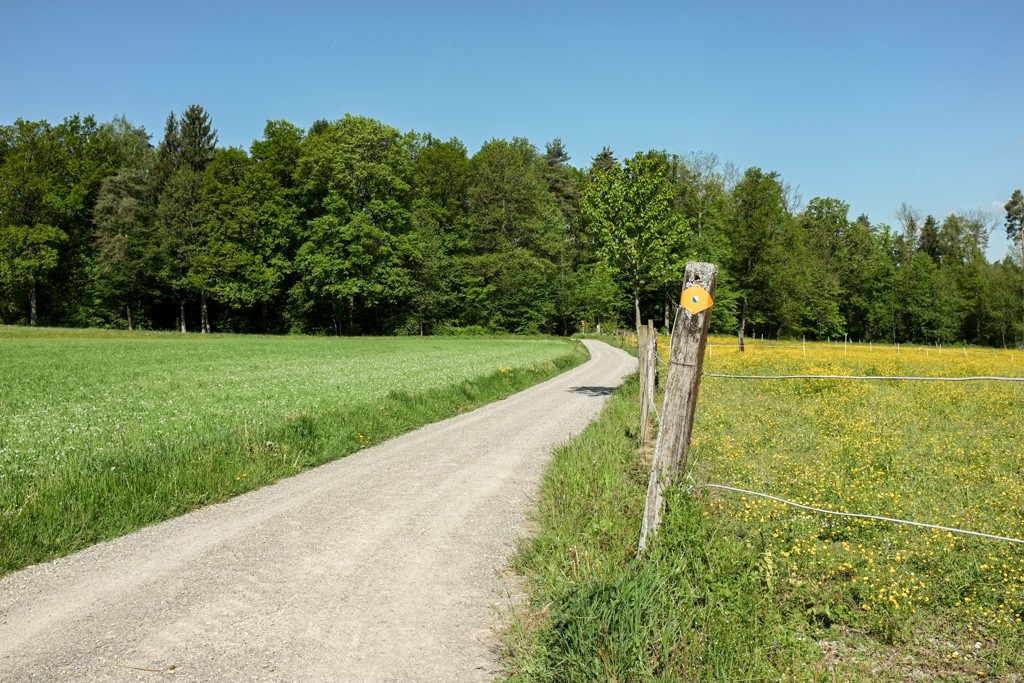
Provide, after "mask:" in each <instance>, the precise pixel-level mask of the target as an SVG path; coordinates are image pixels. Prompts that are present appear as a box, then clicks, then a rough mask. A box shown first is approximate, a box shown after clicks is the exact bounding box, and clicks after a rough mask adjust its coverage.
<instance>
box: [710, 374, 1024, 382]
mask: <svg viewBox="0 0 1024 683" xmlns="http://www.w3.org/2000/svg"><path fill="white" fill-rule="evenodd" d="M704 376H705V377H723V378H726V379H764V380H771V379H850V380H869V381H870V380H883V381H884V380H888V381H900V382H984V381H987V382H1024V377H998V376H991V375H981V376H974V377H909V376H902V375H726V374H722V373H717V372H705V373H704Z"/></svg>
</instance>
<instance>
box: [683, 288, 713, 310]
mask: <svg viewBox="0 0 1024 683" xmlns="http://www.w3.org/2000/svg"><path fill="white" fill-rule="evenodd" d="M679 303H680V305H682V307H683V308H685V309H686V310H688V311H689V312H690V313H692V314H693V315H697V314H698V313H700V312H701V311H706V310H707V309H709V308H711V307H712V306H714V305H715V302H714V301H713V300H712V299H711V295H710V294H708V290H706V289H704V288H703V287H700V286H698V285H694V286H692V287H687V288H686V289H684V290H683V296H682V297H680V300H679Z"/></svg>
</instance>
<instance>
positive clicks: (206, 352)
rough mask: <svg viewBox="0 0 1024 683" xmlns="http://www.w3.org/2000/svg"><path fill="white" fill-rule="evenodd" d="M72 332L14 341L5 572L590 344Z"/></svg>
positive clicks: (480, 392)
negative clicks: (369, 382) (132, 336)
mask: <svg viewBox="0 0 1024 683" xmlns="http://www.w3.org/2000/svg"><path fill="white" fill-rule="evenodd" d="M72 340H73V341H74V340H77V341H79V342H80V343H81V344H83V346H74V345H68V343H67V339H64V340H63V341H62V343H61V345H60V346H53V345H52V344H51V342H52V341H53V337H51V336H46V335H44V336H43V337H41V338H40V337H35V338H30V339H25V338H24V336H23V335H21V336H19V338H18V340H16V341H17V343H16V344H11V343H10V340H8V346H6V348H5V351H8V352H9V353H8V354H7V355H6V356H5V358H6V359H7V360H8V361H9V364H8V363H5V364H3V365H2V366H0V370H5V371H7V370H9V371H11V372H10V374H8V373H7V372H4V373H2V374H0V384H3V385H4V387H5V388H6V389H7V391H6V393H5V394H4V397H3V398H0V407H2V408H3V409H4V419H3V421H0V574H3V573H6V572H9V571H12V570H14V569H18V568H20V567H24V566H26V565H29V564H32V563H36V562H41V561H44V560H47V559H51V558H53V557H57V556H60V555H64V554H67V553H70V552H73V551H75V550H78V549H80V548H83V547H86V546H88V545H90V544H92V543H96V542H98V541H101V540H105V539H108V538H112V537H115V536H118V535H121V534H124V533H126V532H128V531H131V530H134V529H137V528H139V527H141V526H144V525H147V524H151V523H154V522H157V521H161V520H164V519H167V518H170V517H172V516H175V515H178V514H181V513H184V512H187V511H188V510H192V509H195V508H196V507H199V506H202V505H206V504H210V503H215V502H219V501H223V500H226V499H227V498H229V497H231V496H234V495H237V494H239V493H242V492H244V491H248V490H252V489H254V488H257V487H259V486H262V485H265V484H268V483H271V482H273V481H276V480H277V479H280V478H282V477H286V476H289V475H292V474H295V473H297V472H300V471H302V470H304V469H307V468H310V467H314V466H316V465H319V464H322V463H324V462H327V461H329V460H333V459H335V458H338V457H341V456H344V455H347V454H349V453H352V452H354V451H356V450H359V449H361V448H364V447H366V446H369V445H371V444H374V443H378V442H380V441H383V440H385V439H388V438H390V437H393V436H396V435H398V434H401V433H404V432H406V431H409V430H412V429H415V428H416V427H419V426H422V425H424V424H428V423H430V422H435V421H437V420H441V419H444V418H446V417H449V416H452V415H455V414H458V413H461V412H464V411H467V410H471V409H473V408H476V407H478V406H481V405H484V404H486V403H488V402H491V401H495V400H498V399H500V398H503V397H505V396H508V395H511V394H513V393H515V392H517V391H519V390H521V389H524V388H526V387H528V386H530V385H533V384H536V383H538V382H540V381H543V380H545V379H548V378H550V377H552V376H554V375H556V374H559V373H561V372H563V371H565V370H567V369H569V368H571V367H573V366H575V365H578V364H579V363H581V362H583V361H584V360H586V351H585V350H584V349H583V348H582V346H579V345H576V346H570V345H568V344H566V343H564V342H560V341H554V340H547V341H544V342H535V341H527V342H516V341H515V340H504V341H500V342H496V341H487V340H483V341H470V340H466V341H463V340H430V341H417V340H411V339H410V340H404V341H395V342H391V341H388V340H377V342H375V344H376V346H373V344H374V342H367V341H366V340H356V341H352V342H351V343H350V344H349V345H348V346H346V345H345V342H344V341H340V340H335V341H334V342H331V341H330V340H315V339H305V340H290V339H286V340H271V339H265V338H222V339H219V340H218V339H213V340H199V339H193V340H189V341H183V340H181V339H174V338H170V337H160V336H152V337H147V336H143V337H142V338H141V341H140V340H132V341H131V342H127V343H126V340H125V338H124V337H113V338H111V337H109V336H108V335H98V337H97V338H92V337H85V338H81V337H80V336H78V335H76V336H75V337H73V338H72ZM30 342H31V343H30ZM97 342H98V345H97ZM0 343H3V342H2V341H0ZM32 344H36V345H35V346H33V345H32ZM140 344H141V346H139V345H140ZM364 344H366V345H367V346H365V347H364V346H363V345H364ZM495 344H497V345H498V346H494V345H495ZM531 344H539V346H535V347H530V346H529V345H531ZM147 345H155V347H153V346H147ZM353 345H354V346H353ZM523 345H526V346H527V349H526V352H523ZM384 351H388V353H386V354H385V353H384ZM240 354H241V355H243V356H245V359H244V360H240V359H239V358H238V357H239V355H240ZM332 354H333V355H332ZM382 355H386V356H387V358H386V359H384V360H385V361H386V364H382V365H381V366H380V368H379V369H378V371H377V372H376V373H375V372H374V366H373V363H377V362H381V358H380V357H381V356H382ZM353 356H354V358H353ZM169 357H170V358H171V359H172V360H171V362H170V363H169V364H168V358H169ZM12 359H13V360H12ZM332 359H333V360H332ZM498 359H505V360H503V361H502V362H494V361H495V360H498ZM352 363H355V365H356V366H358V367H361V368H362V372H360V373H359V374H358V377H364V376H365V375H366V374H367V373H369V374H371V375H373V376H375V379H376V380H377V381H376V382H374V384H373V386H372V387H365V388H364V389H363V390H361V389H360V386H359V381H357V380H356V379H354V377H353V376H352V375H354V373H353V371H352V370H351V367H352ZM486 367H490V368H492V369H491V370H487V371H481V369H482V368H486ZM493 368H496V369H493ZM15 369H17V370H18V372H19V373H20V374H18V376H17V381H16V378H15V376H14V374H15V373H14V370H15ZM346 372H349V373H350V375H346V374H345V373H346ZM388 373H391V374H388ZM197 387H198V389H197ZM231 387H233V388H231ZM389 387H391V388H389Z"/></svg>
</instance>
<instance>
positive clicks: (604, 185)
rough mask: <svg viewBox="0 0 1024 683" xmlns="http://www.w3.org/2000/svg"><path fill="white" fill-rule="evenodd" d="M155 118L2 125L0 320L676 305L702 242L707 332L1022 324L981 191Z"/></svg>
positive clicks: (409, 326)
mask: <svg viewBox="0 0 1024 683" xmlns="http://www.w3.org/2000/svg"><path fill="white" fill-rule="evenodd" d="M149 140H150V135H149V134H148V133H147V132H146V131H145V130H144V129H142V128H138V127H135V126H133V125H132V124H131V123H130V122H128V121H127V120H126V119H125V118H124V117H123V116H122V117H117V118H115V119H113V120H111V121H109V122H107V123H103V124H97V123H96V121H95V120H94V119H92V118H91V117H84V118H83V117H79V116H72V117H68V118H67V119H65V120H64V121H63V122H61V123H60V124H59V125H50V124H49V123H47V122H46V121H38V122H30V121H23V120H18V121H15V122H14V123H13V124H10V125H2V126H0V232H2V233H3V234H4V237H3V238H2V240H0V241H2V242H3V244H4V249H5V250H6V251H5V252H4V253H5V255H4V258H3V259H2V264H0V320H4V321H11V322H17V323H21V322H29V323H31V322H33V320H34V319H35V317H36V316H38V317H39V319H40V320H42V321H43V322H44V323H48V324H60V325H71V326H107V327H110V326H113V327H125V326H128V327H132V326H136V325H141V326H144V327H153V328H156V329H180V330H181V331H183V332H184V331H186V330H188V329H200V330H202V331H204V332H205V331H210V330H213V329H217V330H220V331H246V332H255V331H259V332H286V331H289V330H290V331H296V332H309V333H315V334H323V333H334V334H340V333H374V334H430V333H431V332H432V331H433V330H434V329H435V328H436V327H437V326H439V325H442V324H445V325H453V326H455V327H464V326H474V325H476V326H480V327H482V328H484V329H487V330H492V331H504V332H510V331H521V332H527V333H532V332H547V333H550V332H558V333H561V334H570V333H571V332H572V331H573V330H575V329H577V327H578V326H579V324H580V321H582V320H588V321H590V322H591V323H596V322H598V321H599V322H600V323H601V324H602V326H603V327H604V328H605V329H611V328H617V327H620V326H621V325H622V324H623V323H624V322H626V321H628V320H632V322H633V323H634V324H635V323H636V321H637V320H642V319H645V318H655V319H658V320H659V321H664V325H666V326H668V325H669V324H670V321H671V320H672V319H673V317H674V316H673V313H674V311H675V309H676V307H677V306H678V296H679V289H680V285H681V279H682V275H683V270H684V267H685V263H686V261H687V260H688V259H690V258H696V259H698V260H706V261H711V262H713V263H716V264H718V265H719V267H720V275H719V282H718V287H717V293H716V302H717V303H716V311H715V315H714V316H713V319H712V329H713V330H716V331H720V332H732V331H741V332H746V331H753V332H754V333H758V332H759V333H761V334H762V335H764V334H768V335H771V336H774V337H782V336H788V337H797V338H799V337H800V336H804V335H806V336H809V337H811V338H819V339H820V338H832V337H839V336H843V335H848V336H850V337H852V338H857V339H864V340H876V341H880V340H886V341H892V342H906V341H908V340H919V341H930V342H940V343H952V342H955V341H972V342H974V343H985V344H994V345H1003V344H1005V345H1008V346H1011V345H1016V346H1024V330H1022V325H1024V316H1022V315H1021V314H1020V312H1019V311H1018V310H1017V308H1018V307H1017V306H1016V303H1015V302H1018V301H1019V300H1020V299H1022V298H1024V285H1022V284H1021V283H1022V282H1024V276H1021V262H1020V261H1019V259H1017V258H1016V257H1013V258H1011V259H1010V260H1009V261H1008V262H1006V263H1005V264H1002V265H999V266H998V269H997V264H990V263H988V262H986V260H985V250H986V245H987V238H988V233H989V230H990V229H991V225H990V224H989V220H988V219H987V217H986V216H984V215H983V214H980V213H977V212H967V213H957V214H952V215H950V216H947V217H945V218H944V219H941V220H940V219H938V218H935V217H932V216H927V217H923V215H922V214H921V212H918V211H917V210H916V209H914V208H913V207H910V206H907V205H905V204H904V205H903V206H901V207H900V210H899V211H898V212H897V217H898V219H899V221H900V224H901V226H902V233H901V234H897V233H894V232H893V231H892V230H890V229H889V228H888V227H887V226H884V225H877V226H873V225H871V223H870V221H869V220H868V219H867V217H866V216H861V217H860V218H858V219H857V220H856V221H850V220H849V219H848V217H847V215H846V214H847V212H848V205H847V204H846V203H845V202H843V201H842V200H841V199H837V198H815V199H812V200H811V202H810V203H809V204H808V206H807V207H806V209H804V210H803V211H801V212H799V213H796V212H795V211H796V209H795V205H796V202H795V200H794V197H793V194H792V192H791V190H790V189H789V188H788V187H787V186H786V185H785V184H784V183H783V182H782V180H781V177H780V176H779V175H778V174H776V173H764V172H762V171H761V170H760V169H757V168H751V169H748V170H747V171H746V173H744V174H743V175H742V176H741V177H740V176H739V174H738V173H737V171H736V169H735V168H734V167H732V166H731V165H730V164H728V163H726V164H722V163H720V162H719V160H718V158H717V157H716V156H715V155H714V154H712V153H707V152H704V153H694V154H689V155H686V156H685V157H683V156H678V155H674V154H669V153H667V152H663V151H648V152H641V153H637V154H634V155H633V156H632V157H629V158H626V159H625V161H623V162H620V161H619V160H617V159H616V157H615V155H614V154H613V153H612V151H611V150H610V149H608V148H605V149H603V150H602V151H601V153H600V154H598V155H597V156H595V157H594V159H593V160H592V162H591V163H590V165H589V168H587V169H583V168H576V167H573V166H572V165H571V159H570V158H569V154H568V152H567V150H566V146H565V144H563V143H562V141H561V139H558V138H555V139H554V140H552V141H550V142H549V143H547V144H546V145H545V147H544V149H543V150H542V151H538V149H537V148H536V147H535V146H534V145H533V144H532V143H531V142H530V141H528V140H525V139H522V138H513V139H511V140H498V139H495V140H490V141H488V142H487V143H485V144H484V145H483V146H482V147H481V148H480V149H479V150H478V151H477V152H476V153H475V154H472V155H471V156H470V154H469V153H468V152H467V150H466V148H465V145H463V144H462V143H461V142H460V141H459V140H458V139H454V138H453V139H451V140H449V141H446V142H442V141H440V140H438V139H436V138H434V137H433V136H431V135H430V134H429V133H426V134H416V133H403V132H401V131H399V130H397V129H395V128H393V127H391V126H388V125H386V124H384V123H382V122H379V121H376V120H374V119H370V118H367V117H360V116H353V115H346V116H345V117H344V118H342V119H340V120H337V121H333V122H332V121H327V120H319V121H317V122H315V123H314V124H313V126H312V127H311V128H310V129H309V130H308V131H303V130H302V129H300V128H298V127H296V126H294V125H293V124H291V123H289V122H287V121H280V120H278V121H268V122H267V125H266V127H265V129H264V132H263V137H262V138H261V139H259V140H256V141H254V142H253V144H252V146H251V149H250V150H249V151H248V153H246V152H245V151H243V150H241V149H218V148H217V132H216V130H215V129H214V127H213V123H212V119H211V116H210V114H209V113H208V112H207V111H206V110H205V109H203V107H201V106H199V105H191V106H189V107H187V108H186V109H185V110H184V111H183V112H181V113H180V115H179V114H175V113H174V112H171V113H170V115H169V116H168V118H167V121H166V125H165V127H164V131H163V136H162V138H161V139H160V140H159V142H158V144H157V146H156V148H155V149H154V148H153V146H152V145H151V144H150V141H149ZM1021 206H1024V201H1022V200H1021V199H1020V194H1019V192H1017V193H1014V195H1013V196H1012V197H1011V198H1010V201H1009V202H1007V204H1006V211H1007V214H1006V223H1005V226H1006V229H1007V233H1008V234H1009V235H1010V236H1011V237H1012V238H1013V239H1014V240H1015V242H1014V244H1016V240H1018V239H1019V233H1020V229H1021V221H1020V213H1021V208H1020V207H1021ZM36 226H49V228H53V229H55V230H57V231H60V233H62V234H63V236H64V237H63V238H61V237H60V236H59V235H58V234H57V233H54V232H52V231H49V230H48V229H47V230H37V229H36ZM27 227H31V228H32V231H34V232H36V233H38V235H37V236H36V237H35V238H33V239H34V240H35V241H34V242H33V240H30V239H26V238H25V236H24V234H23V233H24V232H25V230H26V229H27ZM32 244H35V245H36V246H32ZM33 249H35V251H33ZM16 252H17V253H16ZM22 252H24V253H22ZM1014 253H1017V252H1014ZM919 254H920V255H923V256H924V257H926V258H927V259H928V260H930V261H931V262H932V265H931V266H928V265H927V264H925V263H924V262H923V261H921V260H920V259H919V258H918V255H919ZM53 258H55V259H56V261H55V264H54V261H53ZM30 263H33V264H34V265H33V266H31V267H29V265H28V264H30ZM1015 277H1016V279H1014V278H1015ZM630 303H632V309H633V310H632V312H630V310H629V309H630Z"/></svg>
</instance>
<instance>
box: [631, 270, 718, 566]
mask: <svg viewBox="0 0 1024 683" xmlns="http://www.w3.org/2000/svg"><path fill="white" fill-rule="evenodd" d="M717 278H718V268H717V267H716V266H715V265H713V264H710V263H697V262H694V261H691V262H689V263H687V264H686V275H685V278H684V284H683V295H682V307H680V309H679V310H678V311H677V312H676V320H675V326H674V327H673V329H672V341H671V343H670V347H669V369H668V381H667V382H666V384H665V400H664V402H663V403H662V409H661V428H660V430H659V431H658V440H657V442H656V443H655V446H654V459H653V461H652V462H651V475H650V479H648V482H647V503H646V505H645V506H644V518H643V523H642V525H641V528H640V541H639V543H637V552H638V553H642V552H643V551H644V548H645V547H646V546H647V542H648V541H649V540H650V539H651V538H652V537H653V536H654V534H655V533H656V532H657V529H658V525H659V523H660V522H661V512H662V509H663V508H664V505H665V501H664V497H663V493H664V489H665V487H666V486H668V485H670V484H671V483H672V482H673V480H674V479H675V478H676V477H677V476H678V475H679V474H680V473H681V472H682V471H683V469H684V468H685V467H686V457H687V453H688V451H689V448H690V433H691V431H692V430H693V417H694V414H695V411H696V408H697V392H698V390H699V389H700V373H701V368H702V367H703V365H704V348H705V346H706V345H707V339H708V325H709V324H710V322H711V311H710V308H711V305H712V304H713V303H714V301H713V298H712V297H713V296H714V293H715V282H716V280H717Z"/></svg>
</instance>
